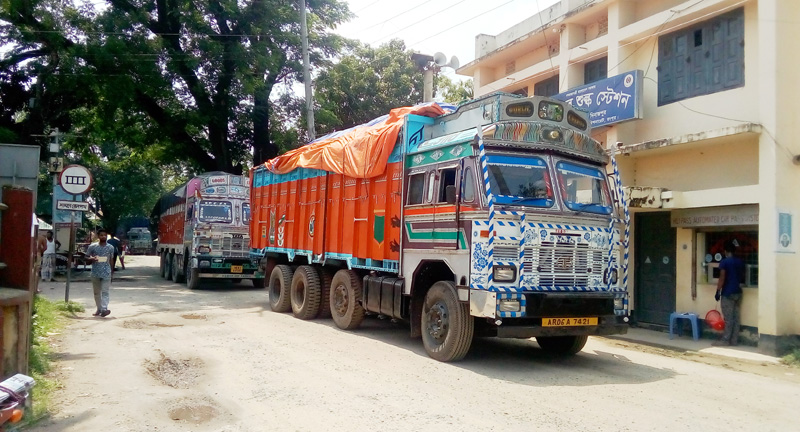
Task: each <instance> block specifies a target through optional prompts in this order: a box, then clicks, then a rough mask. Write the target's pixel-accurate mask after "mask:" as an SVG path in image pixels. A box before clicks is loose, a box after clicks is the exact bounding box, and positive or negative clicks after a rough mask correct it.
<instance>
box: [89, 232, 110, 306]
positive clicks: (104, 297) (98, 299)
mask: <svg viewBox="0 0 800 432" xmlns="http://www.w3.org/2000/svg"><path fill="white" fill-rule="evenodd" d="M97 237H98V239H99V242H98V243H92V244H91V245H90V246H89V248H88V249H87V250H86V255H88V258H87V260H86V261H87V262H90V263H92V288H93V290H94V302H95V304H96V305H97V310H96V311H95V312H94V313H93V314H92V316H101V317H106V316H108V315H109V314H110V313H111V310H110V309H108V301H109V290H110V289H111V274H112V269H111V261H112V260H113V259H114V246H112V245H110V244H109V243H108V242H107V240H108V233H106V230H105V229H103V228H99V229H98V230H97Z"/></svg>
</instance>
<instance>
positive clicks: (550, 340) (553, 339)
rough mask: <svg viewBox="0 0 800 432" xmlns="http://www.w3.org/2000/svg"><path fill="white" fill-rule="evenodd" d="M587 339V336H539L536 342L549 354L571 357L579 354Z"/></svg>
mask: <svg viewBox="0 0 800 432" xmlns="http://www.w3.org/2000/svg"><path fill="white" fill-rule="evenodd" d="M588 339H589V336H548V337H545V336H540V337H537V338H536V342H537V343H538V344H539V346H540V347H542V349H543V350H545V351H547V352H549V353H552V354H558V355H572V354H577V353H579V352H580V350H582V349H583V347H584V345H586V341H587V340H588Z"/></svg>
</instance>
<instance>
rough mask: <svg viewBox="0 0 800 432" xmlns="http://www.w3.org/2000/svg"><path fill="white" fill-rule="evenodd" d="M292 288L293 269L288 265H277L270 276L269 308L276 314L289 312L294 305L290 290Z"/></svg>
mask: <svg viewBox="0 0 800 432" xmlns="http://www.w3.org/2000/svg"><path fill="white" fill-rule="evenodd" d="M291 286H292V268H291V267H289V266H288V265H285V264H281V265H276V266H275V268H274V269H273V270H272V274H271V275H269V307H270V309H272V310H273V311H274V312H289V311H290V310H292V303H291V299H290V296H291V294H290V293H289V290H290V289H291Z"/></svg>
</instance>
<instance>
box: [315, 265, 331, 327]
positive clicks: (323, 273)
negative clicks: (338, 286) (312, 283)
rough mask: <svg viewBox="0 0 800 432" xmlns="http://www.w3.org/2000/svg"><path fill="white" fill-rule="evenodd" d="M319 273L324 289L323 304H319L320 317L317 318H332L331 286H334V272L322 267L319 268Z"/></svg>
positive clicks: (321, 285)
mask: <svg viewBox="0 0 800 432" xmlns="http://www.w3.org/2000/svg"><path fill="white" fill-rule="evenodd" d="M317 273H319V283H320V287H321V289H322V295H321V297H322V302H320V304H319V315H317V318H330V317H331V302H330V298H331V285H333V272H332V271H330V270H328V269H326V268H325V267H322V266H317Z"/></svg>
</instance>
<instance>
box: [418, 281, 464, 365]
mask: <svg viewBox="0 0 800 432" xmlns="http://www.w3.org/2000/svg"><path fill="white" fill-rule="evenodd" d="M474 330H475V326H474V322H473V320H472V316H470V314H469V306H468V305H467V304H466V303H461V302H459V301H458V294H457V293H456V287H455V284H453V282H450V281H439V282H436V283H435V284H433V286H432V287H431V289H430V290H428V293H427V294H426V295H425V303H424V304H423V309H422V344H423V345H425V351H426V352H427V353H428V355H429V356H431V357H432V358H434V359H436V360H439V361H442V362H449V361H458V360H461V359H463V358H464V356H465V355H467V352H468V351H469V348H470V346H471V345H472V336H473V332H474Z"/></svg>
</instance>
